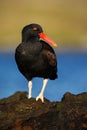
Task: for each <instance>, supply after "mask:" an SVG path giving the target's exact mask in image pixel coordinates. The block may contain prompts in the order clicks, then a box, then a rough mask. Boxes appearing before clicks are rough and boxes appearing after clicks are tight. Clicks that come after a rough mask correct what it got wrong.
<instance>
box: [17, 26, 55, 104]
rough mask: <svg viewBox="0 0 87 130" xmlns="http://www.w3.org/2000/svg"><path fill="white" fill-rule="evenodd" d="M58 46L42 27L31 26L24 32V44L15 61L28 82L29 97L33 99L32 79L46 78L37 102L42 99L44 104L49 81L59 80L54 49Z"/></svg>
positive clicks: (20, 46)
mask: <svg viewBox="0 0 87 130" xmlns="http://www.w3.org/2000/svg"><path fill="white" fill-rule="evenodd" d="M49 44H51V45H54V46H57V44H56V43H54V42H53V41H52V40H51V39H49V38H48V37H47V36H46V35H45V34H44V33H43V30H42V28H41V26H40V25H38V24H30V25H27V26H25V27H24V28H23V30H22V42H21V44H19V45H18V47H17V48H16V51H15V60H16V63H17V66H18V69H19V71H20V72H21V73H22V74H23V75H24V76H25V78H26V79H27V80H28V88H29V95H28V98H31V97H32V78H34V77H41V78H44V80H43V86H42V90H41V92H40V94H39V95H38V96H37V97H36V101H37V100H38V99H41V101H42V102H44V97H43V95H44V90H45V87H46V85H47V82H48V79H51V80H55V79H56V78H57V60H56V55H55V52H54V50H53V48H52V47H51V46H50V45H49Z"/></svg>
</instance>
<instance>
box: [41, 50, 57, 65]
mask: <svg viewBox="0 0 87 130" xmlns="http://www.w3.org/2000/svg"><path fill="white" fill-rule="evenodd" d="M42 56H43V58H44V59H45V60H46V61H48V62H47V63H48V64H49V65H50V66H52V67H54V66H56V56H55V54H54V53H52V52H51V51H49V50H43V52H42Z"/></svg>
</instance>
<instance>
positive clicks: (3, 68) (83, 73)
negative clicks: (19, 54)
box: [0, 0, 87, 100]
mask: <svg viewBox="0 0 87 130" xmlns="http://www.w3.org/2000/svg"><path fill="white" fill-rule="evenodd" d="M30 23H38V24H40V25H41V26H42V28H43V30H44V32H45V33H46V34H47V35H48V36H49V37H50V38H51V39H52V40H54V41H55V42H56V43H58V48H54V49H55V51H56V54H57V59H58V69H59V71H58V74H59V78H58V79H57V80H55V81H53V83H52V81H49V83H48V87H47V89H46V92H45V97H47V98H48V99H50V100H61V98H62V96H63V94H64V93H65V92H67V91H69V92H72V93H74V94H77V93H80V92H85V91H87V0H66V1H65V0H51V1H50V0H44V1H43V0H37V1H34V0H15V1H14V0H0V92H1V94H0V98H3V97H7V96H10V95H11V94H13V93H14V92H16V91H28V89H27V81H26V79H25V78H24V77H23V76H22V75H21V74H20V72H19V71H18V69H17V66H16V63H15V59H14V52H15V48H16V47H17V45H18V44H19V43H20V42H21V30H22V28H23V27H24V26H25V25H28V24H30ZM36 80H37V81H36ZM33 82H34V86H35V87H34V90H33V91H34V92H33V96H36V95H37V94H38V92H39V91H40V87H38V86H41V82H42V79H35V80H33ZM36 83H37V84H36ZM50 87H51V88H52V89H50ZM51 90H52V91H51ZM53 90H54V91H53Z"/></svg>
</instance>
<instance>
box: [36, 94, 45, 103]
mask: <svg viewBox="0 0 87 130" xmlns="http://www.w3.org/2000/svg"><path fill="white" fill-rule="evenodd" d="M39 99H40V100H41V101H42V103H44V97H43V95H42V94H39V95H38V96H37V97H36V101H38V100H39Z"/></svg>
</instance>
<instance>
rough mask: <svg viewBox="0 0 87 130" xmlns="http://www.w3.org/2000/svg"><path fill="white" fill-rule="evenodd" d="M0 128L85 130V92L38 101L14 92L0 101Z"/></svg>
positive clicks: (86, 111) (86, 125)
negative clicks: (60, 98) (56, 100)
mask: <svg viewBox="0 0 87 130" xmlns="http://www.w3.org/2000/svg"><path fill="white" fill-rule="evenodd" d="M0 130H87V93H81V94H79V95H73V94H71V93H66V94H65V95H64V97H63V99H62V101H61V102H50V101H49V100H47V99H45V103H42V102H41V101H37V102H36V100H35V99H34V98H31V99H27V93H26V92H16V93H15V94H14V95H12V96H10V97H8V98H5V99H1V100H0Z"/></svg>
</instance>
